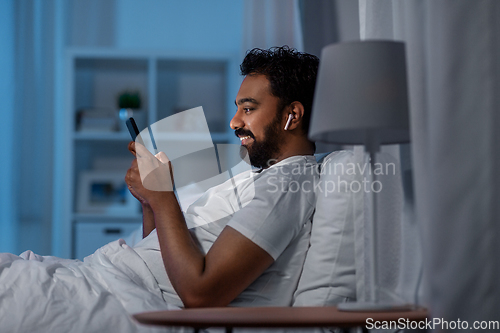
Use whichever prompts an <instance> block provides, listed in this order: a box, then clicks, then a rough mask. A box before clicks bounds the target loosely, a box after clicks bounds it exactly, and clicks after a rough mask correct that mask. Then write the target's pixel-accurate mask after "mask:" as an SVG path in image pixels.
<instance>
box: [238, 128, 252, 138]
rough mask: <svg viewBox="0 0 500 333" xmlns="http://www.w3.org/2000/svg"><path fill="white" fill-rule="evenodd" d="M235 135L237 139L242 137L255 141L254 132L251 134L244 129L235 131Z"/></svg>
mask: <svg viewBox="0 0 500 333" xmlns="http://www.w3.org/2000/svg"><path fill="white" fill-rule="evenodd" d="M234 135H236V136H237V137H240V136H249V137H251V138H252V139H255V137H254V136H253V133H252V132H250V131H249V130H245V129H243V128H238V129H237V130H235V131H234Z"/></svg>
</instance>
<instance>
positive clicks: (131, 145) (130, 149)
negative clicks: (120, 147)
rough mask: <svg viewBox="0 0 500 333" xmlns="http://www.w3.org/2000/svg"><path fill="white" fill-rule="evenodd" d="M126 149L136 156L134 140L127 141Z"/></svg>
mask: <svg viewBox="0 0 500 333" xmlns="http://www.w3.org/2000/svg"><path fill="white" fill-rule="evenodd" d="M128 150H129V151H130V152H131V153H132V155H134V156H136V154H135V142H134V141H130V142H129V143H128Z"/></svg>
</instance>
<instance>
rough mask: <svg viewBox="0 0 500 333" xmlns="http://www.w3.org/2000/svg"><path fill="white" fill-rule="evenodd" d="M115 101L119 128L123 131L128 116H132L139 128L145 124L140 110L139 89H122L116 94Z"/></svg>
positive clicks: (125, 128) (143, 115)
mask: <svg viewBox="0 0 500 333" xmlns="http://www.w3.org/2000/svg"><path fill="white" fill-rule="evenodd" d="M117 102H118V108H119V111H118V115H119V118H120V120H121V122H120V128H121V129H122V130H123V131H126V130H127V127H126V126H125V121H126V120H127V119H128V118H130V117H134V119H135V121H136V123H137V124H138V126H139V129H141V128H142V127H143V126H145V124H144V121H145V114H144V111H142V110H141V94H140V93H139V91H128V90H127V91H124V92H122V93H120V94H119V95H118V99H117Z"/></svg>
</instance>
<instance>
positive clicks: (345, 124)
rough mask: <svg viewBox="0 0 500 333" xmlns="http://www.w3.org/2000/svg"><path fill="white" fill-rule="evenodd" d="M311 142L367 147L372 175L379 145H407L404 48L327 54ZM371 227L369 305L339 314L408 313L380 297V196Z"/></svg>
mask: <svg viewBox="0 0 500 333" xmlns="http://www.w3.org/2000/svg"><path fill="white" fill-rule="evenodd" d="M309 138H310V139H311V140H313V141H321V142H327V143H336V144H343V145H359V144H362V145H364V146H365V151H366V152H367V153H369V155H370V164H371V167H372V170H373V169H374V166H375V158H376V153H377V152H378V151H379V150H380V145H381V144H396V143H406V142H409V141H410V135H409V115H408V93H407V83H406V61H405V46H404V43H402V42H394V41H378V40H366V41H356V42H347V43H339V44H332V45H329V46H326V47H325V48H323V51H322V53H321V61H320V65H319V71H318V79H317V81H316V90H315V95H314V103H313V109H312V115H311V123H310V128H309ZM375 180H376V175H375V174H373V181H374V182H375ZM372 223H373V227H372V234H371V236H372V251H371V252H372V253H371V268H372V269H371V272H370V273H371V277H370V279H369V280H370V291H371V293H370V298H371V299H369V302H367V303H343V304H339V310H344V311H368V310H371V311H373V310H392V309H396V310H399V311H401V310H404V309H405V308H410V307H408V306H395V304H392V303H390V304H389V303H387V304H383V303H381V302H380V301H379V298H378V295H377V292H376V291H377V274H378V273H377V262H376V259H377V249H378V247H377V246H378V244H377V193H372ZM398 305H400V304H398Z"/></svg>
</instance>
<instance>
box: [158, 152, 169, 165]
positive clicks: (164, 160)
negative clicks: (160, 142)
mask: <svg viewBox="0 0 500 333" xmlns="http://www.w3.org/2000/svg"><path fill="white" fill-rule="evenodd" d="M155 157H156V158H157V159H158V160H159V161H160V162H161V163H163V164H167V163H168V162H170V160H169V159H168V157H167V155H166V154H165V153H164V152H162V151H161V152H159V153H158V154H156V155H155Z"/></svg>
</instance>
